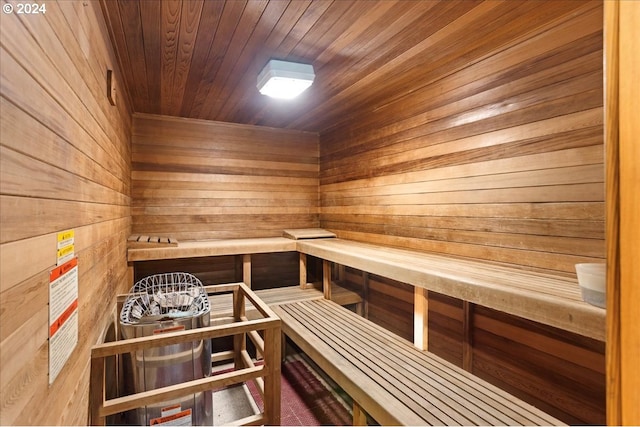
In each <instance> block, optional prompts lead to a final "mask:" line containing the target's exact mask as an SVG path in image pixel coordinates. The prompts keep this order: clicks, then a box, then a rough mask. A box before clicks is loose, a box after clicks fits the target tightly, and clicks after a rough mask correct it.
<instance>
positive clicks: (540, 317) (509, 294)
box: [128, 229, 605, 341]
mask: <svg viewBox="0 0 640 427" xmlns="http://www.w3.org/2000/svg"><path fill="white" fill-rule="evenodd" d="M284 234H285V236H287V237H271V238H253V239H228V240H209V241H190V242H180V243H179V244H178V245H177V246H168V247H151V248H130V249H129V250H128V260H129V261H148V260H158V259H174V258H192V257H206V256H221V255H243V257H244V259H243V264H244V268H243V271H244V277H243V281H244V282H245V283H247V284H248V285H251V254H258V253H273V252H291V251H298V252H299V253H300V285H301V287H303V288H305V287H308V284H307V283H306V257H307V255H309V256H314V257H317V258H320V259H323V260H324V261H325V262H326V263H328V262H334V263H337V264H340V265H344V266H349V267H353V268H356V269H359V270H362V271H366V272H368V273H372V274H377V275H379V276H383V277H387V278H390V279H394V280H397V281H400V282H404V283H408V284H410V285H413V286H415V287H416V290H429V291H434V292H437V293H441V294H444V295H448V296H452V297H455V298H459V299H461V300H463V301H468V302H470V303H474V304H478V305H482V306H485V307H489V308H492V309H495V310H499V311H502V312H505V313H509V314H512V315H515V316H519V317H522V318H525V319H529V320H533V321H536V322H539V323H542V324H546V325H550V326H554V327H557V328H560V329H563V330H566V331H570V332H574V333H577V334H580V335H584V336H587V337H590V338H594V339H598V340H601V341H604V340H605V310H603V309H601V308H598V307H594V306H592V305H589V304H587V303H585V302H583V301H582V298H581V296H580V291H579V288H578V283H577V280H576V279H575V278H570V277H561V276H558V275H551V274H544V273H537V272H532V271H525V270H521V269H517V268H513V267H508V266H504V265H501V264H496V263H491V262H488V261H487V262H483V261H475V260H469V259H465V258H456V257H453V256H445V255H438V254H429V253H423V252H417V251H412V250H405V249H397V248H391V247H385V246H379V245H373V244H366V243H359V242H355V241H350V240H343V239H337V238H324V237H327V236H335V235H333V233H329V232H326V231H324V230H318V229H303V230H285V233H284ZM329 271H330V270H328V269H327V268H325V276H328V274H326V273H328V272H329ZM325 279H326V277H325ZM327 288H328V289H327ZM336 289H338V288H337V287H336ZM324 295H325V297H326V298H327V299H332V298H331V287H330V286H326V283H325V290H324ZM416 301H417V299H416ZM425 310H426V308H425ZM423 323H424V322H423Z"/></svg>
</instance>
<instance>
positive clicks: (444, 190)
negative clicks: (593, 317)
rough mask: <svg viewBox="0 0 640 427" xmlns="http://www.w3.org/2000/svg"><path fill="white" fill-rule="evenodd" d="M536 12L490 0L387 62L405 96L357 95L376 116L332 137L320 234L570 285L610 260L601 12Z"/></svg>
mask: <svg viewBox="0 0 640 427" xmlns="http://www.w3.org/2000/svg"><path fill="white" fill-rule="evenodd" d="M535 5H536V3H535V2H533V3H531V2H527V3H526V4H525V3H521V2H515V3H509V4H508V5H507V4H506V3H500V2H490V3H487V2H483V3H481V4H480V5H477V6H476V7H474V8H473V9H472V10H471V11H469V13H467V14H466V15H464V16H462V17H460V18H458V19H454V20H452V21H451V22H448V23H441V24H440V25H441V27H439V28H438V31H436V32H435V33H434V34H432V35H430V36H429V37H428V38H426V39H425V40H424V41H418V42H417V43H416V44H415V46H414V48H413V49H412V50H410V51H407V53H406V57H405V58H404V59H405V62H402V66H400V63H398V64H396V65H397V67H392V66H391V65H389V66H388V67H387V68H388V71H386V73H387V75H388V78H389V79H392V80H394V79H398V80H399V79H403V80H404V82H405V85H406V89H405V90H402V91H398V90H396V91H393V89H392V88H393V85H389V86H387V87H385V88H384V89H380V90H379V91H376V92H373V93H370V94H368V93H363V92H360V91H358V92H357V93H355V92H354V93H352V95H353V96H354V97H355V98H356V99H362V101H361V102H362V103H363V104H362V105H364V103H365V102H366V103H367V104H368V105H369V107H367V108H363V109H358V110H354V111H353V113H352V114H350V115H349V116H348V117H345V116H343V119H337V120H336V121H335V122H334V123H333V124H332V126H331V127H330V128H329V129H325V130H323V131H322V132H321V135H320V147H321V157H320V184H321V185H320V200H321V214H320V226H321V227H323V228H326V229H328V230H330V231H333V232H335V233H336V234H337V235H338V237H342V238H347V239H353V240H359V241H364V242H369V243H375V244H380V245H391V246H399V247H405V248H411V249H416V250H420V251H429V252H439V253H446V254H448V255H454V256H464V257H470V258H477V259H481V260H487V261H499V262H505V263H509V264H513V265H515V266H518V267H520V268H523V269H528V270H540V271H545V270H546V271H552V272H556V273H559V274H563V275H569V276H571V275H574V274H575V270H574V264H576V263H579V262H602V261H603V260H604V256H605V243H604V242H605V241H604V229H605V227H604V200H605V195H604V175H605V170H604V155H603V154H604V150H603V138H602V134H603V104H602V97H603V86H602V79H603V69H602V55H603V50H602V15H603V7H602V3H601V2H597V1H588V2H579V3H578V2H548V3H545V5H544V6H545V7H536V6H535ZM451 7H452V8H453V7H454V6H453V5H452V6H451ZM548 7H550V8H551V9H553V11H552V10H551V9H549V8H548ZM442 13H444V12H442ZM489 16H491V17H492V19H491V20H489V19H488V17H489ZM525 17H526V18H525ZM503 20H504V21H503ZM525 21H526V22H527V24H526V25H525ZM489 22H490V24H489ZM463 24H465V26H462V25H463ZM494 25H495V27H494ZM470 33H472V34H474V36H473V37H469V34H470ZM481 34H485V36H486V38H485V37H484V36H483V37H481V36H480V35H481ZM429 41H431V42H432V45H430V46H429V47H430V48H431V49H430V50H429V54H428V55H426V56H428V57H429V61H430V63H429V64H422V63H421V61H422V59H419V57H418V55H417V53H418V52H420V49H423V48H426V46H427V45H429ZM444 43H446V45H447V46H452V45H454V46H455V49H450V50H447V49H445V48H443V47H442V44H444ZM452 51H455V52H456V54H455V55H453V53H452ZM409 52H411V53H409ZM462 52H466V53H465V54H464V55H463V54H462ZM413 55H415V56H413ZM394 61H400V60H399V59H398V58H396V59H394ZM409 65H413V67H410V66H409ZM399 69H402V71H403V72H402V73H400V72H398V70H399ZM392 72H393V73H394V74H395V76H392V75H391V74H392ZM409 81H411V83H409ZM395 89H397V88H395Z"/></svg>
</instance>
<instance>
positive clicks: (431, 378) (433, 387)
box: [273, 299, 563, 425]
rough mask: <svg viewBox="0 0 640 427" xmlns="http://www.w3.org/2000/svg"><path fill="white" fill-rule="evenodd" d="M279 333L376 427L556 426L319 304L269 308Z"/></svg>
mask: <svg viewBox="0 0 640 427" xmlns="http://www.w3.org/2000/svg"><path fill="white" fill-rule="evenodd" d="M273 310H274V311H275V312H276V314H277V315H278V316H279V317H280V318H281V320H282V331H283V333H284V334H285V335H287V336H288V337H289V338H290V339H291V340H293V342H295V343H296V344H297V345H298V346H299V347H300V348H301V349H302V350H303V351H304V352H305V353H306V354H307V355H308V356H309V357H310V358H311V359H313V360H314V362H315V363H317V364H318V366H319V367H320V368H321V369H322V370H323V371H325V372H326V373H327V374H328V375H329V376H330V377H331V378H333V380H334V381H336V383H337V384H339V385H340V386H341V387H342V388H343V389H344V390H345V392H347V393H348V394H349V395H350V396H351V398H352V399H353V401H354V425H363V424H365V423H366V415H365V413H364V412H363V411H366V413H368V414H369V415H370V416H371V417H373V418H374V419H375V420H376V421H377V422H379V423H381V424H382V425H560V424H563V423H562V422H560V421H559V420H557V419H555V418H553V417H551V416H549V415H547V414H546V413H544V412H542V411H540V410H538V409H536V408H535V407H533V406H531V405H529V404H527V403H525V402H523V401H521V400H520V399H518V398H516V397H514V396H512V395H510V394H508V393H506V392H505V391H503V390H501V389H499V388H497V387H495V386H493V385H491V384H489V383H487V382H486V381H484V380H482V379H480V378H478V377H476V376H474V375H472V374H470V373H469V372H467V371H464V370H463V369H462V368H458V367H457V366H455V365H452V364H451V363H449V362H447V361H445V360H443V359H441V358H439V357H438V356H435V355H433V354H431V353H428V352H424V351H421V350H419V349H417V348H416V347H414V346H413V345H412V344H411V343H409V342H408V341H405V340H403V339H402V338H400V337H398V336H397V335H394V334H392V333H391V332H389V331H387V330H385V329H384V328H382V327H380V326H378V325H376V324H374V323H373V322H370V321H368V320H366V319H364V318H362V317H360V316H358V315H357V314H355V313H353V312H351V311H349V310H347V309H345V308H343V307H341V306H339V305H338V304H335V303H333V302H331V301H328V300H324V299H316V300H310V301H301V302H295V303H289V304H282V305H279V306H276V307H273Z"/></svg>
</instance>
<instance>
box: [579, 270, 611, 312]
mask: <svg viewBox="0 0 640 427" xmlns="http://www.w3.org/2000/svg"><path fill="white" fill-rule="evenodd" d="M576 273H577V274H578V284H579V285H580V291H581V293H582V299H583V300H584V301H585V302H588V303H589V304H592V305H595V306H596V307H602V308H606V306H607V267H606V264H603V263H593V264H592V263H585V264H576Z"/></svg>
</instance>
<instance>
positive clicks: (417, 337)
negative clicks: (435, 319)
mask: <svg viewBox="0 0 640 427" xmlns="http://www.w3.org/2000/svg"><path fill="white" fill-rule="evenodd" d="M413 344H414V345H415V346H416V347H418V348H419V349H420V350H425V351H426V350H428V349H429V291H427V290H426V289H424V288H419V287H417V286H416V287H415V288H414V294H413Z"/></svg>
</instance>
